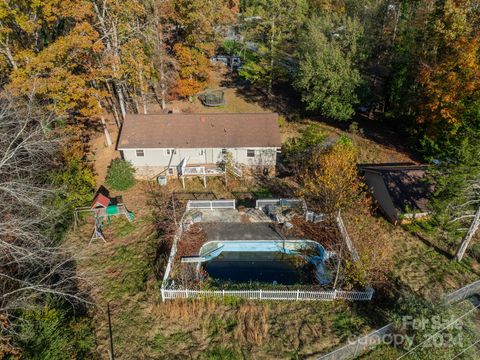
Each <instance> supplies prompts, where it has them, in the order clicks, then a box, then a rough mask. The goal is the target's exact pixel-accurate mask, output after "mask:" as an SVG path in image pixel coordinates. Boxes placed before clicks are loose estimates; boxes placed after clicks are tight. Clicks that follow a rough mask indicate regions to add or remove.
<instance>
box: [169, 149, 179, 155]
mask: <svg viewBox="0 0 480 360" xmlns="http://www.w3.org/2000/svg"><path fill="white" fill-rule="evenodd" d="M172 153H173V155H177V150H176V149H167V155H172Z"/></svg>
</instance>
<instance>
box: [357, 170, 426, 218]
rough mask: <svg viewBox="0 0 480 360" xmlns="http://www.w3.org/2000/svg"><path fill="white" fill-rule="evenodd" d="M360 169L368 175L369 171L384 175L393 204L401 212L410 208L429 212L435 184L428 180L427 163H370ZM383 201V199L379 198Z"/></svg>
mask: <svg viewBox="0 0 480 360" xmlns="http://www.w3.org/2000/svg"><path fill="white" fill-rule="evenodd" d="M360 169H361V170H362V171H363V172H364V173H365V176H366V177H367V176H368V174H369V173H372V174H377V175H379V176H381V177H382V179H383V181H384V183H385V186H386V188H387V190H388V193H389V195H390V198H391V199H392V202H393V205H394V206H395V208H396V209H397V210H398V211H400V212H401V213H406V212H408V211H409V210H410V211H411V210H413V211H421V212H428V211H429V209H428V201H429V199H430V197H431V195H432V193H433V186H432V185H431V184H430V183H429V182H428V181H427V170H428V166H426V165H414V164H411V163H405V164H401V163H400V164H368V165H363V166H362V165H361V166H360ZM377 201H381V199H377Z"/></svg>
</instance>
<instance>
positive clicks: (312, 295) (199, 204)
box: [161, 199, 374, 301]
mask: <svg viewBox="0 0 480 360" xmlns="http://www.w3.org/2000/svg"><path fill="white" fill-rule="evenodd" d="M265 204H267V205H268V204H272V205H277V206H292V207H294V206H295V207H302V208H303V209H306V205H305V201H303V200H301V199H268V200H257V204H256V205H257V208H261V206H266V205H265ZM189 209H235V200H190V201H188V203H187V210H189ZM185 214H186V213H185ZM185 214H184V216H183V217H182V220H181V221H180V226H179V227H178V230H177V233H176V234H175V238H174V241H173V245H172V249H171V252H170V257H169V260H168V264H167V268H166V270H165V274H164V277H163V282H162V287H161V294H162V301H165V300H171V299H187V298H199V297H217V298H223V297H226V296H228V297H238V298H244V299H252V300H317V301H318V300H320V301H322V300H323V301H331V300H336V299H342V300H355V301H368V300H371V299H372V297H373V293H374V290H373V289H372V287H370V286H368V287H367V289H366V290H365V291H342V290H329V291H314V290H310V291H304V290H299V289H298V290H261V289H260V290H257V289H255V290H253V289H251V290H250V289H247V290H190V289H174V288H171V287H169V286H168V277H169V275H170V272H171V270H172V267H173V262H174V258H175V254H176V252H177V243H178V241H179V239H180V237H181V235H182V232H183V230H184V229H183V225H184V223H183V222H184V217H185ZM337 224H338V226H339V227H340V232H341V233H342V237H343V239H344V240H345V241H346V242H347V247H348V249H349V250H350V251H351V252H352V256H353V258H354V260H355V261H357V260H358V254H357V252H356V250H355V248H354V246H353V244H352V242H351V241H350V238H349V237H348V233H347V231H346V229H345V226H344V225H343V221H342V219H341V216H340V214H338V217H337Z"/></svg>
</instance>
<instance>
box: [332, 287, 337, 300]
mask: <svg viewBox="0 0 480 360" xmlns="http://www.w3.org/2000/svg"><path fill="white" fill-rule="evenodd" d="M336 298H337V289H333V300H335V299H336Z"/></svg>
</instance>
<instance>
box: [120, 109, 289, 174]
mask: <svg viewBox="0 0 480 360" xmlns="http://www.w3.org/2000/svg"><path fill="white" fill-rule="evenodd" d="M280 147H281V140H280V132H279V128H278V114H275V113H243V114H225V113H215V114H178V113H177V114H152V115H127V116H126V118H125V121H124V123H123V125H122V129H121V131H120V135H119V139H118V144H117V149H118V150H119V151H120V152H121V154H122V157H123V158H124V159H125V160H128V161H130V162H131V163H132V164H133V166H134V167H135V168H136V169H137V175H139V176H155V175H158V174H162V173H165V174H168V175H184V174H185V172H186V168H187V167H190V168H192V167H194V168H196V169H194V170H192V169H191V170H192V171H193V172H198V171H203V173H210V174H214V172H215V171H214V170H215V168H218V166H217V164H219V163H221V162H222V160H223V159H224V156H225V154H226V153H227V152H230V153H231V154H232V156H233V160H234V162H235V164H236V165H237V166H239V167H256V168H259V169H260V170H262V171H263V170H265V171H267V169H272V168H274V167H275V165H276V161H277V151H278V150H279V149H280ZM209 169H210V170H209ZM207 175H208V174H207Z"/></svg>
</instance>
